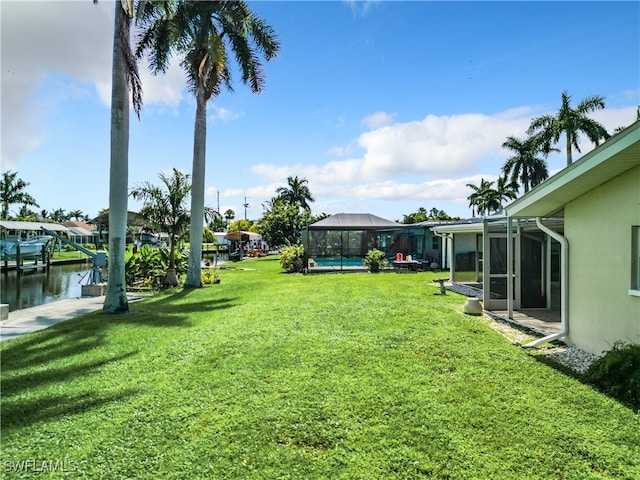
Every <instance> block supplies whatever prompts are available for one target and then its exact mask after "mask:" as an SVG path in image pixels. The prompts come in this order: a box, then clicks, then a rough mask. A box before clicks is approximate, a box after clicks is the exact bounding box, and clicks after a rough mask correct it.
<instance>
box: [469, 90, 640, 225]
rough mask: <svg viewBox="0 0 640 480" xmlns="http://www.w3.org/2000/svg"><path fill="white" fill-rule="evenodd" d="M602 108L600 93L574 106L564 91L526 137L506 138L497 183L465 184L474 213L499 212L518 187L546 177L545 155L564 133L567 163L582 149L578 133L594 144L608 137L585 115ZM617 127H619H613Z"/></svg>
mask: <svg viewBox="0 0 640 480" xmlns="http://www.w3.org/2000/svg"><path fill="white" fill-rule="evenodd" d="M604 107H605V98H604V97H602V96H600V95H593V96H589V97H587V98H585V99H583V100H581V101H580V102H579V103H578V105H577V106H575V107H573V106H572V105H571V96H570V95H569V93H568V92H567V91H566V90H564V91H563V92H562V95H561V103H560V108H559V109H558V111H557V112H556V113H555V114H553V115H550V114H547V115H542V116H540V117H537V118H534V119H533V120H532V121H531V125H530V126H529V129H528V130H527V132H526V133H527V135H528V136H527V137H526V138H524V139H522V138H518V137H514V136H509V137H507V139H506V141H505V142H504V143H503V144H502V148H505V149H507V150H509V151H510V152H511V153H512V156H511V157H509V158H508V159H507V160H506V162H505V163H504V165H503V167H502V171H501V175H500V177H498V180H497V181H496V182H490V181H488V180H485V179H484V178H482V179H481V180H480V185H475V184H472V183H468V184H467V187H469V188H471V189H472V190H473V192H472V193H471V194H470V195H469V196H468V197H467V200H468V201H469V207H471V209H472V212H473V215H474V216H475V214H476V212H477V213H478V214H479V215H482V216H484V215H487V214H490V213H495V212H498V211H500V210H501V209H502V207H503V205H504V203H505V201H508V200H515V199H516V198H517V197H518V192H519V190H520V187H522V189H523V191H524V193H527V192H528V191H529V190H530V189H532V188H534V187H535V186H537V185H539V184H540V183H542V182H544V181H545V180H546V179H547V178H549V171H548V166H547V157H548V155H549V154H550V153H551V152H560V150H559V149H558V148H556V145H558V143H559V142H560V138H561V136H562V135H563V134H564V138H565V154H566V158H567V166H569V165H571V163H572V162H573V150H575V151H576V152H578V153H580V151H581V150H580V145H579V141H578V138H579V136H580V135H581V134H583V135H585V136H586V137H587V139H588V140H589V141H590V142H591V143H593V144H594V145H595V146H598V145H599V144H600V142H602V141H606V140H607V139H608V138H610V137H611V135H610V134H609V133H608V132H607V130H606V129H605V127H604V126H603V125H601V124H600V123H599V122H597V121H595V120H593V119H592V118H590V117H589V116H588V114H589V113H591V112H594V111H596V110H600V109H603V108H604ZM638 118H640V109H639V111H638ZM618 130H620V129H616V131H618ZM614 133H615V132H614ZM494 183H495V184H496V185H495V187H494Z"/></svg>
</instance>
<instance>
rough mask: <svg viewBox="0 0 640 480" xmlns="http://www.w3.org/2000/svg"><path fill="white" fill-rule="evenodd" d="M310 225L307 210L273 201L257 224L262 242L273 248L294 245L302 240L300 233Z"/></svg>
mask: <svg viewBox="0 0 640 480" xmlns="http://www.w3.org/2000/svg"><path fill="white" fill-rule="evenodd" d="M309 223H311V215H310V212H309V211H308V210H301V209H300V208H299V206H298V205H295V204H290V203H287V202H284V201H282V200H275V201H272V203H271V208H270V209H269V210H267V211H266V212H265V213H264V215H263V216H262V218H261V219H260V222H259V229H260V233H261V234H262V236H263V238H264V240H265V241H266V242H267V243H268V244H269V245H273V246H281V245H295V244H297V243H300V242H301V240H302V236H301V231H302V230H303V229H304V228H305V227H306V226H307V225H309Z"/></svg>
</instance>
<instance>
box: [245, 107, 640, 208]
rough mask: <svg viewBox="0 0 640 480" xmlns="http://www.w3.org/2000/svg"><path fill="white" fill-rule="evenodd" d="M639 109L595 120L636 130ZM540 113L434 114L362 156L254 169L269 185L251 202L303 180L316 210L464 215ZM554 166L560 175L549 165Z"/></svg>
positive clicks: (371, 136) (384, 132)
mask: <svg viewBox="0 0 640 480" xmlns="http://www.w3.org/2000/svg"><path fill="white" fill-rule="evenodd" d="M635 108H636V107H625V108H621V109H609V110H608V111H606V110H605V111H601V112H595V113H594V114H593V118H595V119H597V120H598V121H601V122H603V123H604V124H605V126H606V127H607V129H610V130H611V131H612V130H613V128H615V126H617V125H629V124H630V123H632V122H633V121H634V119H635ZM540 113H541V112H538V111H536V109H533V108H532V107H521V108H516V109H511V110H507V111H504V112H499V113H497V114H494V115H483V114H475V113H470V114H462V115H453V116H435V115H428V116H427V117H425V118H424V119H422V120H418V121H414V122H405V123H396V124H392V125H387V126H384V127H381V128H378V129H375V130H372V131H368V132H365V133H363V134H362V135H360V137H359V138H358V139H357V142H358V143H359V145H360V147H361V149H362V154H361V155H360V156H359V157H355V158H350V159H345V160H338V161H335V160H332V161H327V162H326V163H317V164H293V165H285V166H276V165H271V164H265V163H261V164H257V165H254V166H253V167H252V172H253V173H255V174H257V175H259V176H261V177H262V180H263V181H264V185H263V186H262V187H256V188H254V189H252V190H251V196H254V197H262V198H270V197H271V196H273V194H274V193H273V192H274V191H275V188H277V187H278V186H281V185H283V184H284V183H285V180H286V177H288V176H296V175H297V176H300V177H302V178H306V179H307V180H308V181H309V186H310V189H311V192H312V193H313V194H314V196H315V197H316V198H317V200H318V205H316V207H317V208H321V207H320V205H333V206H334V207H336V206H340V205H342V208H341V209H342V210H344V209H345V208H346V210H344V211H347V210H349V208H348V207H349V205H351V206H352V207H354V208H355V206H356V205H358V202H360V201H365V202H371V201H377V200H388V201H411V202H417V204H418V205H420V204H425V205H452V204H455V205H458V206H459V208H461V209H463V210H465V209H466V206H467V204H468V202H467V196H468V195H469V193H470V192H471V191H470V189H469V187H467V186H466V185H467V184H468V183H472V184H476V185H477V184H479V183H480V180H481V178H484V179H486V180H489V181H495V180H496V179H497V177H498V175H499V173H500V168H501V166H502V163H503V161H504V158H505V157H506V156H507V154H508V152H506V151H504V150H503V149H502V148H501V145H502V143H503V142H504V140H505V139H506V137H508V136H510V135H513V136H516V137H521V138H525V137H526V130H527V128H528V127H529V124H530V122H531V119H532V117H534V116H537V115H539V114H540ZM543 113H544V112H543ZM583 147H584V148H583V149H582V150H583V153H586V152H588V151H589V150H591V149H592V146H590V145H589V143H588V142H587V141H585V142H584V143H583ZM550 160H551V157H550ZM556 160H557V161H559V162H564V155H557V156H555V157H554V161H556ZM550 167H551V168H550V170H551V171H552V172H556V171H557V169H554V168H553V165H551V162H550ZM328 199H331V201H329V200H328ZM327 202H329V203H327ZM338 208H340V207H338ZM319 211H320V210H319ZM349 211H352V210H349Z"/></svg>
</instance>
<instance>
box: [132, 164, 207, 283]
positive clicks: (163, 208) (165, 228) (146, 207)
mask: <svg viewBox="0 0 640 480" xmlns="http://www.w3.org/2000/svg"><path fill="white" fill-rule="evenodd" d="M189 178H190V176H189V174H186V173H182V172H180V171H179V170H177V169H175V168H174V169H173V171H172V174H171V175H170V176H168V175H165V174H163V173H161V174H160V180H161V181H162V183H163V185H164V188H161V187H158V186H155V185H152V184H150V183H148V182H144V183H142V184H140V185H138V186H137V187H136V188H134V189H133V190H132V191H131V196H132V197H133V198H134V199H135V200H141V201H142V202H143V206H142V208H141V209H140V211H139V212H138V216H139V217H141V218H143V219H145V220H146V221H148V222H149V224H150V225H151V226H152V227H153V228H154V229H155V230H157V231H160V232H164V233H167V234H168V235H169V245H170V251H169V257H168V265H167V272H166V277H165V280H164V282H165V284H167V285H171V286H175V285H177V284H178V278H177V275H176V265H175V250H176V244H177V242H178V241H179V240H180V239H182V238H183V237H184V236H185V234H186V232H187V230H188V227H189V222H190V214H189V211H188V210H187V208H186V202H187V200H188V197H189V193H190V192H191V186H190V184H189ZM200 236H201V237H202V235H200Z"/></svg>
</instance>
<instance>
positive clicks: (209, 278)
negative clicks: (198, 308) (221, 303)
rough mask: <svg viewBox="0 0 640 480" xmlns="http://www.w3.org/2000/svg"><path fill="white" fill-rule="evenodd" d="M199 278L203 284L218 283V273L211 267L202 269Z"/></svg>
mask: <svg viewBox="0 0 640 480" xmlns="http://www.w3.org/2000/svg"><path fill="white" fill-rule="evenodd" d="M201 279H202V284H203V285H213V284H215V283H220V275H219V274H218V272H217V271H215V270H212V269H208V270H203V271H202V275H201Z"/></svg>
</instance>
